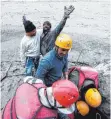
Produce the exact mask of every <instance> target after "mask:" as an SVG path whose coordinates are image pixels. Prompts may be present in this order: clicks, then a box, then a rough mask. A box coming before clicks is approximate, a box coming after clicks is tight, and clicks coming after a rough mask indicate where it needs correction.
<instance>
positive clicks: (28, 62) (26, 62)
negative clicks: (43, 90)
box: [20, 16, 40, 76]
mask: <svg viewBox="0 0 111 119" xmlns="http://www.w3.org/2000/svg"><path fill="white" fill-rule="evenodd" d="M23 25H24V28H25V32H26V33H25V35H24V37H23V38H22V40H21V43H20V58H21V63H22V66H23V67H24V68H25V74H26V76H31V75H33V74H32V70H33V69H34V70H36V69H37V67H38V63H39V57H40V34H39V33H36V27H35V25H34V24H33V23H32V22H31V21H29V20H26V18H25V16H23Z"/></svg>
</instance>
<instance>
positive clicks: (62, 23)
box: [54, 5, 75, 35]
mask: <svg viewBox="0 0 111 119" xmlns="http://www.w3.org/2000/svg"><path fill="white" fill-rule="evenodd" d="M74 9H75V8H74V6H73V5H70V6H69V7H68V8H67V7H66V6H65V7H64V15H63V18H62V20H61V21H60V23H59V24H58V25H57V27H56V28H55V29H54V31H55V33H56V35H58V34H59V33H60V32H61V31H62V29H63V28H64V26H65V23H66V20H67V18H69V16H70V14H71V13H72V12H73V11H74Z"/></svg>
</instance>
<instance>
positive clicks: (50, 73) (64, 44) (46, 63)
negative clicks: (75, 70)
mask: <svg viewBox="0 0 111 119" xmlns="http://www.w3.org/2000/svg"><path fill="white" fill-rule="evenodd" d="M71 47H72V38H71V37H70V36H69V35H67V34H63V33H62V34H60V35H59V36H58V37H57V39H56V42H55V47H54V48H53V50H51V51H50V52H49V53H47V54H46V55H45V56H44V57H43V58H42V59H41V61H40V62H39V66H38V69H37V72H36V77H37V78H39V79H41V80H43V82H44V84H45V85H46V86H51V85H52V84H53V83H54V82H55V81H57V80H58V79H61V77H62V75H64V78H65V79H68V72H67V65H68V59H67V57H68V51H69V50H70V49H71Z"/></svg>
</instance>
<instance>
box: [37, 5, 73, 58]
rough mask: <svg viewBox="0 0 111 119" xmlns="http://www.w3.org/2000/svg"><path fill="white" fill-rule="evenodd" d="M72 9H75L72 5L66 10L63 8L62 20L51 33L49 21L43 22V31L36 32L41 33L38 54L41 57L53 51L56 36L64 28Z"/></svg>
mask: <svg viewBox="0 0 111 119" xmlns="http://www.w3.org/2000/svg"><path fill="white" fill-rule="evenodd" d="M74 9H75V8H74V6H73V5H70V6H69V7H68V8H67V7H66V6H65V7H64V15H63V18H62V20H61V22H60V23H59V24H58V25H57V27H56V28H55V29H54V30H52V31H51V23H50V22H49V21H45V22H44V23H43V29H42V30H38V32H40V33H41V39H40V52H41V54H42V56H44V55H45V54H46V53H47V52H49V51H50V50H52V49H53V47H54V45H55V40H56V38H57V36H58V35H59V34H60V32H61V31H62V29H63V28H64V26H65V24H66V21H67V19H68V18H69V16H70V14H71V13H72V12H73V10H74Z"/></svg>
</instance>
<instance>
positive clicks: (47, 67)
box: [36, 59, 51, 84]
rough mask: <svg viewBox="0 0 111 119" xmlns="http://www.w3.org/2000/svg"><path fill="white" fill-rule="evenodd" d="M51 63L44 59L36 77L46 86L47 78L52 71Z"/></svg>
mask: <svg viewBox="0 0 111 119" xmlns="http://www.w3.org/2000/svg"><path fill="white" fill-rule="evenodd" d="M50 69H51V68H50V62H49V61H48V60H45V59H42V60H41V61H40V63H39V66H38V68H37V71H36V77H37V78H39V79H41V80H42V81H43V82H44V84H45V77H46V75H47V73H48V72H49V70H50Z"/></svg>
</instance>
